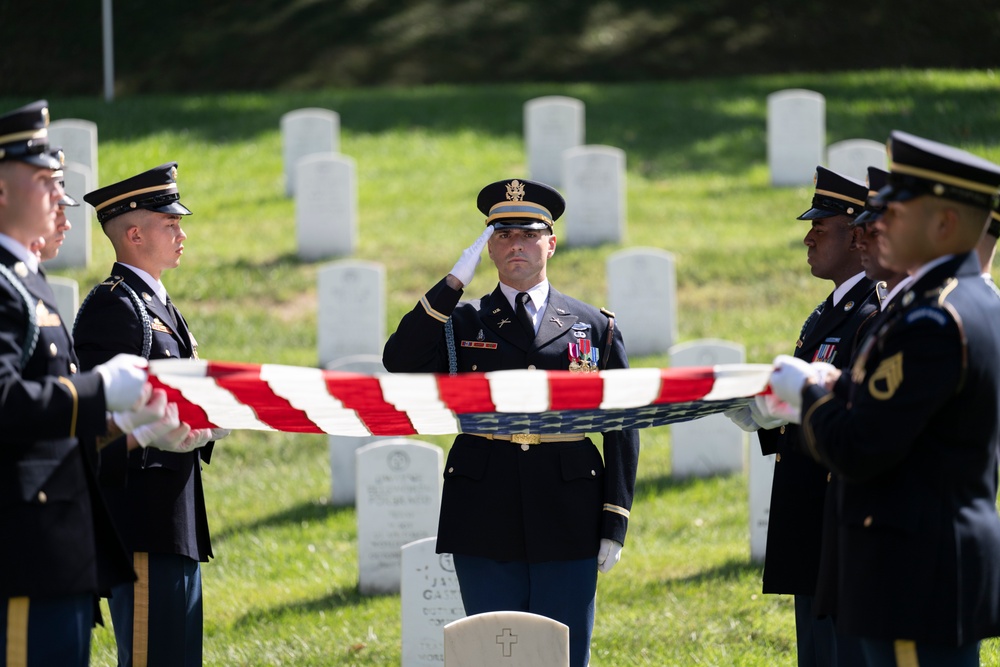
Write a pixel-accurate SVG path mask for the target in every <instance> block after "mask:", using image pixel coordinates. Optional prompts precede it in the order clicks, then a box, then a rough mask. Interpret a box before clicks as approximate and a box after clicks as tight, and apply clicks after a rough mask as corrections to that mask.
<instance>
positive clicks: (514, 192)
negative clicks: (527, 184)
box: [507, 178, 524, 201]
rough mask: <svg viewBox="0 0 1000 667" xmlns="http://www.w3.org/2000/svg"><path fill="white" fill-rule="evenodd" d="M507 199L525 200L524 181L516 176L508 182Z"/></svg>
mask: <svg viewBox="0 0 1000 667" xmlns="http://www.w3.org/2000/svg"><path fill="white" fill-rule="evenodd" d="M507 201H524V183H522V182H521V181H519V180H517V179H516V178H515V179H514V180H513V181H511V182H510V183H508V184H507Z"/></svg>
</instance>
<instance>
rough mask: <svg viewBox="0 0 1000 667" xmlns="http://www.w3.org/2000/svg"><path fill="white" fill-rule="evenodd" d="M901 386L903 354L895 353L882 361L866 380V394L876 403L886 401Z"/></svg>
mask: <svg viewBox="0 0 1000 667" xmlns="http://www.w3.org/2000/svg"><path fill="white" fill-rule="evenodd" d="M901 384H903V353H902V352H897V353H896V354H894V355H892V356H891V357H889V358H888V359H883V360H882V363H880V364H879V365H878V368H876V369H875V372H874V373H872V376H871V377H870V378H869V379H868V393H869V394H871V395H872V398H874V399H875V400H878V401H887V400H889V399H890V398H892V397H893V396H894V395H895V394H896V390H897V389H899V386H900V385H901Z"/></svg>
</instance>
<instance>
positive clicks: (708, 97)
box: [0, 72, 1000, 178]
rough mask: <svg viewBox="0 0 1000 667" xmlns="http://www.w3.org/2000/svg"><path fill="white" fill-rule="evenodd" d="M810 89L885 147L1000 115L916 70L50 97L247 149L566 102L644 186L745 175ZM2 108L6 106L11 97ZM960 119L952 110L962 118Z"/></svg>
mask: <svg viewBox="0 0 1000 667" xmlns="http://www.w3.org/2000/svg"><path fill="white" fill-rule="evenodd" d="M787 87H806V88H810V89H812V90H816V91H818V92H820V93H822V94H823V95H825V96H826V98H827V99H828V104H827V119H826V125H827V127H828V128H829V136H828V139H829V141H830V142H833V141H838V140H841V139H846V138H852V137H866V138H871V139H875V140H877V141H882V140H884V139H885V138H886V136H887V135H888V133H889V130H891V129H894V128H899V129H905V130H907V131H911V132H914V133H916V134H920V135H923V136H928V137H932V138H935V139H938V140H940V141H945V142H947V143H956V142H959V143H964V142H970V143H978V142H982V143H984V144H987V145H992V144H994V143H995V137H996V136H998V135H1000V116H997V115H996V114H995V113H994V112H993V109H994V106H993V103H994V99H993V97H994V90H992V89H989V88H988V87H986V86H968V85H967V84H966V83H965V82H964V81H963V80H962V78H961V77H955V78H948V77H943V78H941V80H938V81H935V82H933V83H928V82H927V81H926V80H924V79H922V78H921V77H920V76H919V74H918V73H905V74H904V75H902V76H898V75H897V76H894V75H892V74H891V73H888V72H881V73H869V74H867V75H857V74H805V75H782V76H760V77H734V78H728V79H708V80H702V81H683V82H670V83H630V84H604V85H590V84H562V85H542V84H525V85H517V84H509V85H492V86H429V87H413V88H385V89H378V88H373V89H363V88H362V89H353V90H349V89H339V90H324V91H317V92H309V93H302V92H288V93H268V94H253V93H250V94H223V95H217V96H200V97H199V96H195V95H189V96H163V95H145V96H136V97H125V98H122V99H119V100H116V101H115V104H114V105H108V104H105V103H103V102H102V101H100V100H93V99H85V98H72V99H64V100H54V101H53V104H52V108H53V109H54V110H55V111H54V112H53V113H54V117H56V118H65V117H79V118H87V119H90V120H93V121H95V122H97V123H98V124H99V125H100V128H101V140H102V141H134V140H136V139H139V138H141V137H143V136H146V135H150V134H156V133H161V132H173V133H184V134H185V135H186V136H189V137H190V138H191V139H192V140H194V141H208V142H211V143H213V144H220V143H228V142H241V141H248V140H249V141H252V140H254V139H257V138H259V137H261V136H262V135H264V134H267V133H273V132H276V131H277V130H278V128H279V124H280V119H281V116H282V114H284V113H285V112H288V111H291V110H294V109H297V108H302V107H309V106H318V107H324V108H328V109H334V110H336V111H337V112H338V113H339V114H340V116H341V126H342V128H343V129H344V130H345V131H347V132H351V133H355V134H366V133H367V134H380V133H385V132H394V131H404V132H409V131H414V130H421V131H424V132H432V133H443V134H454V133H457V132H462V131H472V132H476V133H478V134H482V135H490V136H497V137H504V138H507V139H517V140H520V138H521V136H522V131H523V116H522V108H523V104H524V103H525V102H526V101H527V100H529V99H532V98H534V97H538V96H541V95H547V94H564V95H570V96H573V97H576V98H578V99H580V100H582V101H583V102H584V104H585V105H586V116H587V142H588V143H590V144H604V145H611V146H616V147H619V148H621V149H623V150H625V151H626V152H627V153H628V160H629V165H630V168H633V169H636V170H638V171H639V172H640V173H642V174H643V175H645V176H647V177H650V178H659V177H662V176H664V175H666V174H671V173H678V172H697V171H703V170H708V171H714V172H720V173H729V174H734V173H743V172H744V171H745V169H746V167H747V165H748V164H754V163H762V162H764V161H765V159H766V102H765V100H766V97H767V95H768V94H769V93H771V92H774V91H775V90H780V89H782V88H787ZM0 101H3V102H4V103H5V104H6V105H7V106H12V105H13V104H14V101H13V100H10V101H6V100H0ZM959 109H961V110H962V112H961V113H958V112H957V110H959Z"/></svg>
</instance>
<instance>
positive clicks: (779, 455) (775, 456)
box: [774, 454, 781, 463]
mask: <svg viewBox="0 0 1000 667" xmlns="http://www.w3.org/2000/svg"><path fill="white" fill-rule="evenodd" d="M780 460H781V454H775V455H774V462H775V463H777V462H778V461H780Z"/></svg>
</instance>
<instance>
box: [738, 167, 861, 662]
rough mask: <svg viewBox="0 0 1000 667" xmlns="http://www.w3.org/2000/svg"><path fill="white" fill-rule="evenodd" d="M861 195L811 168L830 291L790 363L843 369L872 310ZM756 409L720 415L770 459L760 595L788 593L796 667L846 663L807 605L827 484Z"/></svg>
mask: <svg viewBox="0 0 1000 667" xmlns="http://www.w3.org/2000/svg"><path fill="white" fill-rule="evenodd" d="M867 195H868V188H867V187H866V186H865V184H864V183H861V182H859V181H856V180H854V179H850V178H847V177H845V176H842V175H841V174H838V173H836V172H833V171H830V170H829V169H826V168H824V167H817V169H816V188H815V193H814V195H813V200H812V207H811V208H810V209H809V210H807V211H806V212H805V213H803V214H802V215H801V216H799V219H800V220H808V221H810V224H811V228H810V230H809V232H808V233H807V234H806V236H805V239H804V240H803V243H804V244H805V245H806V248H807V259H808V262H809V266H810V267H811V271H812V274H813V275H814V276H815V277H817V278H821V279H823V280H830V281H832V282H833V284H834V290H833V292H831V294H830V295H829V296H828V297H827V299H826V301H824V302H823V303H822V304H820V306H818V307H817V309H816V310H815V311H814V312H813V314H812V315H810V316H809V318H808V319H807V320H806V322H805V324H803V326H802V330H801V332H800V334H799V340H798V341H797V342H796V345H795V348H796V349H795V357H796V358H798V359H803V360H808V361H815V362H821V363H822V365H823V367H825V368H834V367H842V366H844V365H845V364H847V363H848V361H849V360H850V357H851V353H852V350H853V348H854V344H855V340H856V338H857V335H858V331H859V329H860V328H861V326H862V323H863V322H864V321H865V320H866V319H867V318H868V317H869V316H871V315H872V314H874V313H875V312H876V311H877V310H878V297H877V293H876V290H875V285H874V283H873V282H872V281H871V280H870V279H868V278H867V277H866V276H865V273H864V271H863V269H862V263H861V253H860V251H859V247H858V244H857V243H856V239H855V233H854V231H853V229H852V223H853V222H854V219H855V218H857V217H858V216H859V215H860V214H861V213H862V211H863V210H864V205H865V199H866V198H867ZM760 405H762V403H760V402H756V403H751V404H750V405H749V406H747V407H744V408H739V409H735V410H730V411H727V413H726V415H727V416H728V417H729V418H730V419H732V420H733V421H734V422H735V423H736V424H737V425H738V426H739V427H740V428H742V429H744V430H746V431H756V432H757V437H758V438H759V440H760V448H761V452H762V453H763V454H764V455H765V456H766V455H770V454H774V455H775V466H774V480H773V483H772V486H771V504H770V509H769V515H768V525H767V547H766V551H765V557H764V582H763V591H764V593H775V594H785V595H789V594H790V595H794V596H795V631H796V650H797V657H798V664H799V665H800V667H806V666H813V665H815V666H823V667H825V666H828V665H829V666H833V665H849V664H851V662H852V660H854V659H855V658H854V656H855V655H856V654H857V650H856V647H855V646H853V645H852V644H851V642H850V639H848V640H847V641H846V642H845V643H846V646H844V647H840V646H838V633H837V632H836V628H835V626H834V623H833V618H832V616H831V615H830V614H829V613H828V612H827V611H826V610H823V609H819V608H817V607H816V606H815V604H814V602H815V596H816V591H817V585H818V584H819V583H820V582H819V573H820V560H821V555H822V541H823V520H824V515H825V513H826V511H827V508H826V506H825V504H826V498H827V497H828V488H829V486H830V484H831V482H832V481H833V477H832V476H831V474H830V471H829V469H828V468H826V467H825V466H823V465H821V464H819V463H817V462H816V461H814V460H813V459H812V458H811V457H809V456H807V455H806V454H805V453H804V452H803V451H802V448H801V438H802V434H801V431H800V429H799V427H798V426H797V425H796V424H788V423H787V421H786V419H785V418H784V417H785V416H783V415H775V414H768V413H763V414H762V412H761V411H760V409H759V408H760ZM838 649H843V650H838Z"/></svg>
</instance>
